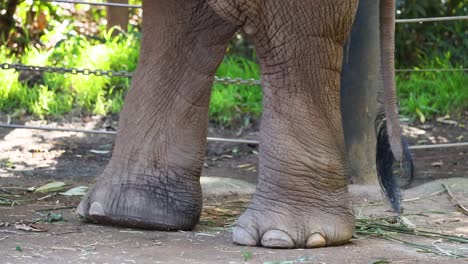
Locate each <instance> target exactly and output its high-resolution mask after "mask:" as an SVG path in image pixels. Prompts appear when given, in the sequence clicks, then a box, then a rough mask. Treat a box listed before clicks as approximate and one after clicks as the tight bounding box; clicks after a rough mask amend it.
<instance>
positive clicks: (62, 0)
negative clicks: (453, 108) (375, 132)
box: [0, 0, 468, 149]
mask: <svg viewBox="0 0 468 264" xmlns="http://www.w3.org/2000/svg"><path fill="white" fill-rule="evenodd" d="M34 1H39V2H51V3H53V2H55V3H68V4H85V5H94V6H108V7H121V8H142V6H141V5H129V4H120V3H111V2H101V3H100V2H88V1H74V0H34ZM454 20H468V16H452V17H430V18H414V19H397V20H396V23H423V22H441V21H454ZM0 69H3V70H16V71H36V72H51V73H59V74H66V73H69V74H82V75H95V76H106V77H123V78H131V77H132V76H133V73H132V72H126V71H106V70H100V69H95V70H93V69H78V68H64V67H50V66H34V65H24V64H11V63H1V64H0ZM459 71H462V72H466V71H468V68H453V69H396V72H459ZM215 83H221V84H225V85H228V84H237V85H260V84H261V80H255V79H242V78H231V77H217V76H216V77H215ZM0 127H2V128H8V129H33V130H45V131H62V132H76V133H89V134H103V135H116V134H117V132H115V131H104V130H84V129H68V128H57V127H41V126H25V125H15V124H0ZM207 141H216V142H228V143H242V144H252V145H258V144H259V141H257V140H248V139H230V138H214V137H208V138H207ZM467 146H468V142H461V143H449V144H431V145H418V146H411V147H410V149H433V148H451V147H467Z"/></svg>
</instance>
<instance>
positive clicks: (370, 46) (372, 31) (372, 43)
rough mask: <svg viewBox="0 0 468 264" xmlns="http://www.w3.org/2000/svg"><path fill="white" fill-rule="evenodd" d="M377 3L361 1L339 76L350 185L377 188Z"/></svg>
mask: <svg viewBox="0 0 468 264" xmlns="http://www.w3.org/2000/svg"><path fill="white" fill-rule="evenodd" d="M379 36H380V32H379V1H375V0H360V1H359V7H358V10H357V14H356V19H355V22H354V25H353V29H352V31H351V35H350V38H349V41H348V45H346V46H345V55H344V57H343V58H344V59H343V60H344V61H343V72H342V76H341V109H342V113H343V114H342V115H343V126H344V131H345V141H346V152H347V153H346V155H347V160H348V166H349V172H350V181H351V183H358V184H376V183H377V182H378V180H377V173H376V167H375V150H376V147H375V144H376V137H375V129H374V121H375V117H376V114H377V109H378V103H377V93H378V91H380V90H382V87H383V83H382V81H381V78H380V77H379V76H380V48H379V47H380V45H379Z"/></svg>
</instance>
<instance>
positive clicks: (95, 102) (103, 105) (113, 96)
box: [0, 33, 140, 117]
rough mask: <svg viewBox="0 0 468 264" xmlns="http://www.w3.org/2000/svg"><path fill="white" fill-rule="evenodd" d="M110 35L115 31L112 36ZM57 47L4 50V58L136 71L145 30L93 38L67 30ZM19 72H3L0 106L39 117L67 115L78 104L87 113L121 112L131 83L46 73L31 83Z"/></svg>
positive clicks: (1, 51) (1, 56) (0, 54)
mask: <svg viewBox="0 0 468 264" xmlns="http://www.w3.org/2000/svg"><path fill="white" fill-rule="evenodd" d="M108 36H110V35H108ZM62 37H63V40H62V41H60V42H59V43H58V44H57V45H56V47H55V48H54V49H51V50H38V49H35V48H28V49H27V50H26V52H25V53H24V54H23V56H21V57H17V58H14V57H11V56H10V54H9V53H8V51H7V50H6V49H5V48H1V49H0V60H1V61H6V62H14V61H18V62H21V63H24V64H28V65H50V66H56V67H75V68H90V69H102V70H113V71H122V70H125V71H130V72H132V71H134V70H135V68H136V64H137V62H138V56H139V46H140V45H139V35H138V33H134V34H132V33H130V34H129V35H128V36H126V37H121V36H118V37H115V38H110V37H106V38H105V39H104V41H103V42H101V41H89V40H86V39H84V38H82V37H80V36H74V37H71V38H69V34H65V35H64V36H62ZM18 77H19V76H18V73H17V72H13V71H0V109H1V110H2V111H14V110H16V109H18V108H22V109H24V110H26V111H27V112H29V113H31V114H35V115H37V116H39V117H45V116H57V115H63V114H65V113H67V112H70V111H72V109H74V108H78V109H80V110H81V111H83V113H85V114H86V113H88V114H106V113H117V112H119V111H120V109H121V107H122V104H123V96H124V95H125V92H126V90H127V89H128V87H129V83H130V81H129V80H128V79H127V78H112V79H111V78H109V77H99V76H92V75H88V76H84V75H72V74H66V75H62V74H54V73H45V74H44V75H43V76H42V81H41V83H40V84H34V85H32V87H28V85H26V84H25V83H22V82H19V81H18Z"/></svg>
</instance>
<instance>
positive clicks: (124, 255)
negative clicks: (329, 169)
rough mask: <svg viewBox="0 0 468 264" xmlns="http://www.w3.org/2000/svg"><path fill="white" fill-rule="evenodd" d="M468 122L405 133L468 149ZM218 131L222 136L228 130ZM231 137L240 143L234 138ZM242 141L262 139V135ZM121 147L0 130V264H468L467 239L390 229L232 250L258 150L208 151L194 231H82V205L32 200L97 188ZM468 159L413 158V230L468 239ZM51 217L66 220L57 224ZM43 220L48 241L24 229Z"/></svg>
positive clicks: (367, 189) (364, 191) (366, 208)
mask: <svg viewBox="0 0 468 264" xmlns="http://www.w3.org/2000/svg"><path fill="white" fill-rule="evenodd" d="M0 117H1V116H0ZM461 120H464V121H457V122H455V121H453V122H452V120H449V119H444V120H440V121H438V122H434V123H431V124H419V125H411V126H406V127H405V132H406V135H407V137H409V141H410V143H411V145H415V144H433V143H447V142H459V141H467V140H468V129H467V128H468V121H466V120H468V119H466V118H462V119H461ZM3 121H6V120H3ZM20 121H21V120H20ZM23 123H27V124H30V125H40V124H41V123H37V122H31V121H28V120H23ZM44 124H45V123H44ZM48 125H51V126H55V125H58V126H61V127H74V128H77V127H79V128H87V129H101V128H111V127H113V126H115V124H114V123H113V122H112V121H109V120H107V119H105V118H100V117H97V118H84V119H79V118H75V119H71V120H66V121H64V122H56V123H54V122H52V123H48ZM210 132H211V133H215V134H216V135H220V132H219V131H215V130H211V131H210ZM229 133H230V134H233V132H225V134H229ZM221 134H223V133H221ZM234 134H235V133H234ZM243 134H244V137H249V138H256V137H257V136H258V133H256V132H244V133H243ZM113 139H114V138H113V137H112V136H103V135H83V134H78V133H65V132H43V131H34V130H19V129H16V130H6V129H0V201H2V200H1V199H3V203H4V204H3V205H0V255H1V256H2V260H1V261H0V262H1V263H280V264H289V263H468V261H467V259H466V258H457V256H459V257H460V256H462V255H463V256H468V243H462V242H463V241H465V240H463V241H462V240H460V241H458V242H453V241H449V240H447V239H440V237H423V236H421V235H408V234H406V235H405V234H401V233H399V232H390V233H389V232H383V231H382V230H380V231H379V230H377V231H375V232H374V231H373V232H370V233H369V232H368V231H369V230H368V229H366V228H363V229H362V227H361V229H359V228H358V229H359V230H360V231H361V232H357V234H356V236H355V238H354V239H353V240H352V241H351V243H349V244H347V245H344V246H340V247H333V248H324V249H313V250H304V249H297V250H272V249H263V248H246V247H240V246H236V245H234V244H232V242H231V227H232V224H233V223H234V221H235V219H236V217H237V216H238V215H239V214H241V213H242V211H243V208H244V207H245V206H246V204H247V203H248V201H249V198H250V194H251V193H252V192H253V190H254V188H255V186H254V184H255V182H256V170H257V167H256V166H257V154H258V152H257V151H258V149H257V148H256V147H255V146H248V145H234V144H221V143H209V149H208V153H207V159H206V162H205V169H204V172H203V176H204V177H203V178H202V185H203V190H204V200H205V203H204V210H203V215H202V219H201V221H200V224H199V226H198V227H197V229H196V230H194V231H193V232H156V231H144V230H136V229H123V228H114V227H107V226H100V225H95V224H90V223H83V222H81V221H80V219H79V218H78V217H77V215H76V214H75V213H74V211H75V208H76V206H77V204H78V202H79V200H80V197H65V196H63V195H60V194H56V193H52V194H38V193H32V192H29V191H27V188H29V187H36V188H37V187H39V186H42V185H44V184H45V183H47V182H50V181H64V182H66V183H67V184H68V185H67V189H69V188H71V187H75V186H89V185H91V184H92V182H93V180H94V177H95V176H96V175H99V173H100V172H101V171H102V170H103V169H104V167H105V165H106V164H107V162H108V161H109V159H110V156H111V153H110V152H111V149H112V145H113ZM467 152H468V148H450V149H434V150H414V151H413V153H414V158H415V165H416V177H415V182H414V183H413V184H412V186H411V188H410V189H408V190H405V203H404V207H405V213H404V216H403V218H400V220H402V219H403V224H404V225H405V226H406V227H411V228H416V229H417V230H423V231H424V230H425V231H431V232H436V233H439V234H445V235H452V236H454V237H462V238H467V237H468V216H467V215H464V214H463V212H462V211H460V209H459V208H457V204H460V205H462V206H463V205H464V206H465V207H468V193H467V192H468V156H467ZM442 183H444V184H445V186H446V187H444V185H443V184H442ZM447 188H448V189H449V191H450V193H451V196H452V197H451V196H450V195H449V194H448V193H447ZM350 192H351V193H352V194H353V200H354V204H355V213H356V217H357V218H358V219H367V220H368V219H373V220H372V221H374V220H378V219H383V220H382V221H387V220H388V219H391V218H389V217H391V216H392V213H390V212H389V210H388V209H389V206H388V205H387V204H386V203H385V202H384V201H382V198H381V195H380V191H379V189H378V188H377V187H376V186H355V185H352V186H350ZM5 201H7V202H6V203H5ZM12 201H14V202H12ZM9 202H10V203H9ZM47 214H48V215H47ZM50 217H56V218H57V219H55V220H59V221H57V222H53V223H48V221H50ZM38 220H42V222H41V221H39V223H37V224H36V225H32V227H34V228H36V229H39V230H41V231H44V232H28V231H24V230H21V227H24V226H26V227H28V226H29V227H31V223H33V222H38ZM367 220H365V221H364V220H363V221H364V222H366V221H367ZM44 221H45V222H44ZM369 221H371V220H369ZM379 221H380V220H379ZM21 224H24V225H21ZM392 224H393V223H389V225H392ZM358 227H359V226H358ZM18 228H20V229H18ZM366 232H367V234H366ZM379 232H380V233H379ZM420 233H421V232H419V233H418V234H420ZM424 234H426V233H424ZM402 241H404V242H402Z"/></svg>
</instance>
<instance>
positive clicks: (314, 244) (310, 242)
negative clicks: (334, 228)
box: [306, 233, 327, 248]
mask: <svg viewBox="0 0 468 264" xmlns="http://www.w3.org/2000/svg"><path fill="white" fill-rule="evenodd" d="M326 245H327V241H326V240H325V238H324V237H323V236H322V235H321V234H318V233H315V234H313V235H311V236H310V237H309V239H307V243H306V247H307V248H318V247H324V246H326Z"/></svg>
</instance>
